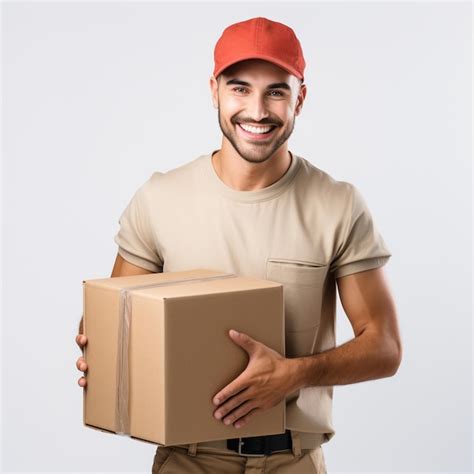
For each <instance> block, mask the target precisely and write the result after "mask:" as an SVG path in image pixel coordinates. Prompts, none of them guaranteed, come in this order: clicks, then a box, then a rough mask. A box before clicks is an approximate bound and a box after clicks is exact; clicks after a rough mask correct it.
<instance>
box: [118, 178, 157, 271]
mask: <svg viewBox="0 0 474 474" xmlns="http://www.w3.org/2000/svg"><path fill="white" fill-rule="evenodd" d="M149 185H150V180H148V181H147V182H145V183H144V184H142V185H141V186H140V187H139V188H138V190H137V191H136V192H135V194H134V195H133V197H132V199H131V200H130V202H129V203H128V205H127V207H126V208H125V210H124V211H123V212H122V214H121V216H120V218H119V221H118V222H119V225H120V228H119V231H118V232H117V234H116V235H115V236H114V241H115V243H116V244H117V245H118V250H117V251H118V253H119V254H120V255H121V256H122V257H123V258H124V259H125V260H127V261H128V262H130V263H132V264H133V265H137V266H139V267H142V268H145V269H146V270H150V271H152V272H155V273H159V272H161V271H163V270H162V269H163V262H162V260H161V258H160V256H159V254H158V252H157V249H156V241H155V238H154V233H153V226H152V221H151V212H150V201H149V196H148V193H147V187H148V186H149Z"/></svg>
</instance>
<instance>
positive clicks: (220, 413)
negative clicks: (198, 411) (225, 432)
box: [214, 389, 251, 420]
mask: <svg viewBox="0 0 474 474" xmlns="http://www.w3.org/2000/svg"><path fill="white" fill-rule="evenodd" d="M250 398H251V397H250V393H249V390H248V389H245V390H243V391H242V392H240V393H239V394H238V395H235V396H234V397H232V398H230V399H229V400H227V402H226V403H224V404H222V405H221V406H219V407H218V408H217V410H216V411H215V412H214V416H215V417H216V418H217V419H218V420H220V419H222V418H224V417H225V416H226V415H227V414H228V413H230V412H231V411H232V410H233V409H234V408H236V407H238V406H239V405H242V403H244V402H246V401H247V400H249V399H250Z"/></svg>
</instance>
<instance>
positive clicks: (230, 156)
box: [211, 146, 292, 191]
mask: <svg viewBox="0 0 474 474" xmlns="http://www.w3.org/2000/svg"><path fill="white" fill-rule="evenodd" d="M211 161H212V165H213V166H214V169H215V171H216V174H217V176H219V178H220V179H221V181H223V182H224V183H225V184H226V185H227V186H229V187H230V188H232V189H235V190H236V191H256V190H258V189H263V188H266V187H267V186H270V185H272V184H273V183H275V182H277V181H278V180H279V179H280V178H281V177H282V176H283V175H284V174H285V173H286V172H287V171H288V169H289V167H290V165H291V161H292V155H291V152H289V151H288V148H287V147H285V148H284V149H283V147H281V149H279V150H278V151H277V152H276V153H274V154H273V155H272V156H271V157H270V158H269V159H267V160H265V161H264V162H262V163H251V162H249V161H247V160H244V159H243V158H242V157H241V156H240V155H239V154H238V153H237V152H236V151H235V149H234V148H233V147H232V150H226V148H225V147H224V146H223V147H222V148H221V149H220V150H219V151H217V152H216V153H214V154H213V155H212V158H211Z"/></svg>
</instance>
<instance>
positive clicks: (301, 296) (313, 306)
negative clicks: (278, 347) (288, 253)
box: [266, 257, 329, 357]
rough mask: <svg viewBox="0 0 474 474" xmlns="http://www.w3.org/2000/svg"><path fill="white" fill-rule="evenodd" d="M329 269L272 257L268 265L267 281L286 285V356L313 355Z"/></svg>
mask: <svg viewBox="0 0 474 474" xmlns="http://www.w3.org/2000/svg"><path fill="white" fill-rule="evenodd" d="M328 268H329V266H328V265H326V264H324V263H319V262H309V261H305V260H293V259H284V258H273V257H270V258H268V260H267V262H266V279H267V280H271V281H275V282H278V283H281V284H282V285H283V295H284V302H285V339H286V357H301V356H304V355H309V354H312V351H313V346H314V341H315V339H316V336H317V333H318V327H319V324H320V321H321V308H322V298H323V294H324V284H325V281H326V275H327V272H328Z"/></svg>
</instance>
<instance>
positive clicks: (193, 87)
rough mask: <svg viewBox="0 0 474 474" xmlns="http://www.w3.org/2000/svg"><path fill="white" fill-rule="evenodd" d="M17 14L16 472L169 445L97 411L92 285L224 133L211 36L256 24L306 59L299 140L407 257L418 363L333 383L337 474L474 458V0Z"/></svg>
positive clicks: (5, 408)
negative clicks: (107, 429)
mask: <svg viewBox="0 0 474 474" xmlns="http://www.w3.org/2000/svg"><path fill="white" fill-rule="evenodd" d="M2 7H3V15H2V19H3V22H2V32H3V62H2V66H3V76H2V78H3V84H2V99H3V107H2V118H3V128H2V132H3V150H2V154H3V170H2V171H3V173H2V178H3V181H2V203H3V232H2V234H3V265H2V270H3V278H4V285H3V323H2V329H3V331H2V336H3V338H2V363H3V364H2V365H3V369H2V454H3V463H2V472H9V471H11V472H17V471H32V472H36V471H43V472H44V471H52V472H53V471H54V472H69V471H78V472H89V471H106V472H117V471H128V472H132V471H134V472H139V471H142V472H150V471H151V464H152V460H153V455H154V452H155V446H154V445H151V444H146V443H143V442H140V441H135V440H132V439H130V438H127V437H120V436H117V435H112V434H106V433H102V432H99V431H95V430H92V429H90V428H86V427H83V425H82V389H81V388H80V387H79V386H78V385H77V379H78V378H79V377H80V375H81V373H80V372H79V371H78V370H77V369H76V367H75V361H76V359H77V357H79V355H80V350H79V348H78V347H77V346H76V343H75V341H74V338H75V336H76V334H77V327H78V323H79V319H80V315H81V311H82V280H83V279H87V278H100V277H108V276H110V272H111V270H112V264H113V261H114V258H115V255H116V251H117V248H116V245H115V243H114V242H113V236H114V234H115V233H116V232H117V230H118V218H119V215H120V213H121V212H122V210H123V209H124V208H125V206H126V204H127V203H128V201H129V200H130V198H131V197H132V195H133V193H134V192H135V190H136V189H137V187H138V186H139V185H140V184H142V183H143V182H144V181H145V180H146V179H147V178H148V177H149V176H150V174H151V173H152V172H153V171H166V170H169V169H171V168H174V167H177V166H179V165H181V164H183V163H186V162H188V161H190V160H192V159H194V158H196V157H197V156H199V155H201V154H204V153H209V152H210V151H212V150H214V149H217V148H219V147H220V138H221V133H220V129H219V127H218V123H217V111H216V110H215V109H214V108H213V107H212V102H211V97H210V92H209V76H210V75H211V73H212V69H213V56H212V54H213V48H214V44H215V42H216V41H217V39H218V38H219V36H220V34H221V32H222V30H223V29H224V28H225V27H226V26H227V25H229V24H231V23H234V22H237V21H242V20H245V19H248V18H250V17H254V16H266V17H267V18H270V19H272V20H276V21H281V22H283V23H286V24H288V25H289V26H291V27H292V28H293V29H294V30H295V32H296V34H297V36H298V37H299V39H300V41H301V43H302V46H303V50H304V53H305V58H306V62H307V69H306V74H305V82H306V83H307V87H308V93H307V96H306V101H305V103H304V107H303V111H302V114H301V116H299V117H298V118H297V123H296V127H295V130H294V134H293V135H292V137H291V138H290V145H289V147H290V150H292V151H294V152H295V153H297V154H299V155H301V156H304V157H305V158H307V159H308V160H310V161H311V162H312V163H314V164H315V165H316V166H318V167H319V168H321V169H323V170H325V171H326V172H328V173H329V174H330V175H332V176H333V177H335V178H336V179H339V180H346V181H350V182H352V183H354V184H355V185H356V186H358V188H359V189H360V190H361V192H362V194H363V195H364V197H365V198H366V200H367V203H368V205H369V207H370V209H371V211H372V214H373V217H374V219H375V222H376V225H377V227H378V228H379V230H380V232H381V233H382V235H383V237H384V239H385V241H386V243H387V245H388V246H389V248H390V250H391V251H392V254H393V256H392V258H391V260H390V261H389V263H388V264H387V265H386V267H385V272H386V275H387V277H388V279H389V282H390V286H391V289H392V291H393V294H394V296H395V298H396V301H397V307H398V311H399V319H400V327H401V332H402V338H403V343H404V357H403V362H402V365H401V366H400V369H399V371H398V373H397V374H396V375H395V376H394V377H391V378H386V379H379V380H375V381H370V382H364V383H358V384H351V385H345V386H336V387H335V391H334V426H335V430H336V435H335V437H334V438H333V439H332V440H331V441H330V442H329V443H328V444H324V445H323V449H324V453H325V457H326V463H327V466H328V469H329V472H331V473H334V472H344V471H345V472H364V473H365V472H408V471H411V472H439V471H442V472H456V471H458V472H461V471H463V472H468V471H469V472H470V471H471V469H472V362H471V355H472V353H471V337H472V327H471V309H470V303H471V298H470V295H471V258H472V253H471V252H472V250H471V240H472V234H471V225H470V217H471V216H472V212H471V205H472V202H471V162H470V157H471V142H470V131H471V115H470V113H471V108H470V107H471V43H470V41H471V6H470V5H469V4H468V3H464V4H462V3H457V4H456V3H450V4H448V3H439V2H438V3H354V2H350V3H299V4H298V3H291V4H290V3H259V4H250V3H241V2H238V3H225V4H218V3H188V4H166V3H112V2H107V3H89V2H84V3H82V4H78V3H44V4H43V3H3V5H2ZM352 337H353V333H352V332H351V328H350V325H349V323H348V321H347V319H346V317H345V315H344V312H343V311H342V308H341V306H340V305H339V307H338V323H337V339H338V344H341V343H343V342H345V341H347V340H348V339H350V338H352Z"/></svg>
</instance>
